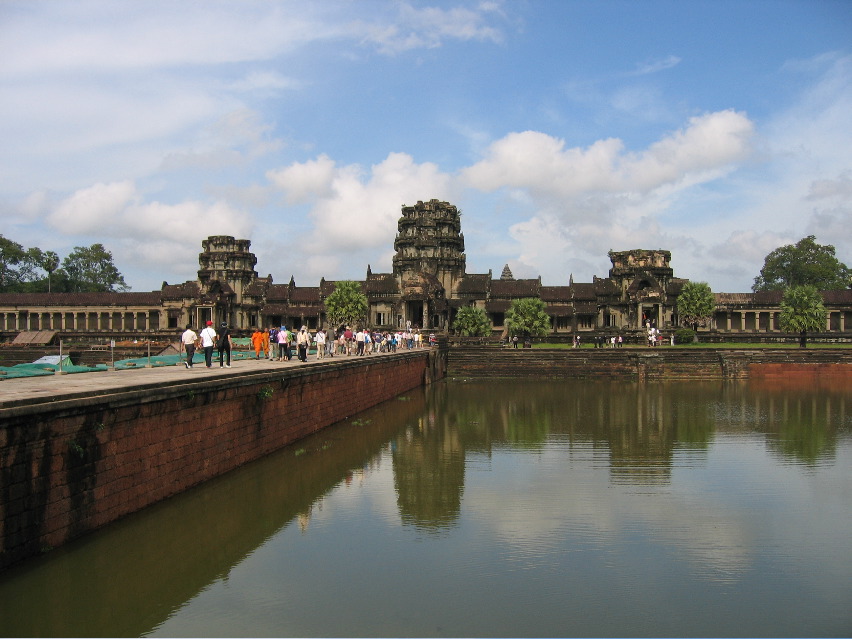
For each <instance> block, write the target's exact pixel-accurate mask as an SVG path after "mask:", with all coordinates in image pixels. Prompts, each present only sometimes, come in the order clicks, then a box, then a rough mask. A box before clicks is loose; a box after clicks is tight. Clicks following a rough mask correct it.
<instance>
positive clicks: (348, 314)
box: [325, 280, 369, 326]
mask: <svg viewBox="0 0 852 639" xmlns="http://www.w3.org/2000/svg"><path fill="white" fill-rule="evenodd" d="M368 309H369V306H368V304H367V296H366V295H364V293H363V292H361V285H360V284H358V282H353V281H352V280H342V281H340V282H338V283H337V284H336V285H335V287H334V291H333V292H332V294H331V295H329V296H328V297H327V298H326V299H325V312H326V317H327V318H328V322H329V324H330V325H331V326H340V325H341V324H346V325H347V326H356V325H358V324H360V323H362V322H364V321H365V320H366V319H367V310H368Z"/></svg>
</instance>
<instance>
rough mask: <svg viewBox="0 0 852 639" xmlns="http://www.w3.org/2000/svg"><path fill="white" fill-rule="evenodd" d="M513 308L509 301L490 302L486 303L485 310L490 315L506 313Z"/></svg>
mask: <svg viewBox="0 0 852 639" xmlns="http://www.w3.org/2000/svg"><path fill="white" fill-rule="evenodd" d="M511 306H512V302H510V301H508V300H489V301H488V302H485V310H486V311H488V312H489V313H505V312H506V311H508V310H509V308H510V307H511Z"/></svg>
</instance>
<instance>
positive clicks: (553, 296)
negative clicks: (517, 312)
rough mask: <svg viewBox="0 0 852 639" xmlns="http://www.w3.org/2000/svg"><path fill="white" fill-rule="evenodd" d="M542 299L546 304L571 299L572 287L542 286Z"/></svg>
mask: <svg viewBox="0 0 852 639" xmlns="http://www.w3.org/2000/svg"><path fill="white" fill-rule="evenodd" d="M541 299H542V301H544V302H560V301H562V300H566V301H567V300H570V299H571V287H570V286H542V287H541Z"/></svg>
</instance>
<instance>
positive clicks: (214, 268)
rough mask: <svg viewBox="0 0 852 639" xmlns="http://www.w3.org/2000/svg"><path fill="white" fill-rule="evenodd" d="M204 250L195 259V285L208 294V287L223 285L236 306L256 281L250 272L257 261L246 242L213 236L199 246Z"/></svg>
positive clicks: (255, 273)
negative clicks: (197, 282) (227, 289)
mask: <svg viewBox="0 0 852 639" xmlns="http://www.w3.org/2000/svg"><path fill="white" fill-rule="evenodd" d="M201 246H202V248H203V249H204V251H203V252H202V253H199V255H198V266H199V269H198V281H199V282H201V286H202V289H203V290H205V291H208V290H210V288H211V284H213V283H214V282H219V284H220V286H221V285H222V284H227V286H228V287H230V289H231V290H230V292H232V293H233V294H234V296H235V298H236V299H235V300H234V301H235V302H236V303H240V301H241V300H242V298H243V291H244V290H245V289H246V288H247V287H248V285H249V284H251V283H252V282H253V281H254V280H256V279H257V272H256V271H255V270H254V267H255V265H256V264H257V257H255V255H254V253H252V252H251V251H249V247H250V246H251V242H250V241H249V240H237V239H234V238H233V237H231V236H230V235H213V236H211V237H208V238H207V239H206V240H203V241H202V242H201Z"/></svg>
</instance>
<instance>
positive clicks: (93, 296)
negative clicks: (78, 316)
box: [0, 291, 163, 307]
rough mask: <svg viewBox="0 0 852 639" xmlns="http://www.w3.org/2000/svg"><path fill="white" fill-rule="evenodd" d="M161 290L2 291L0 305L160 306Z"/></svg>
mask: <svg viewBox="0 0 852 639" xmlns="http://www.w3.org/2000/svg"><path fill="white" fill-rule="evenodd" d="M162 299H163V296H162V293H161V291H150V292H147V293H133V292H127V293H0V306H17V307H21V306H30V307H42V306H160V305H161V304H162Z"/></svg>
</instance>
